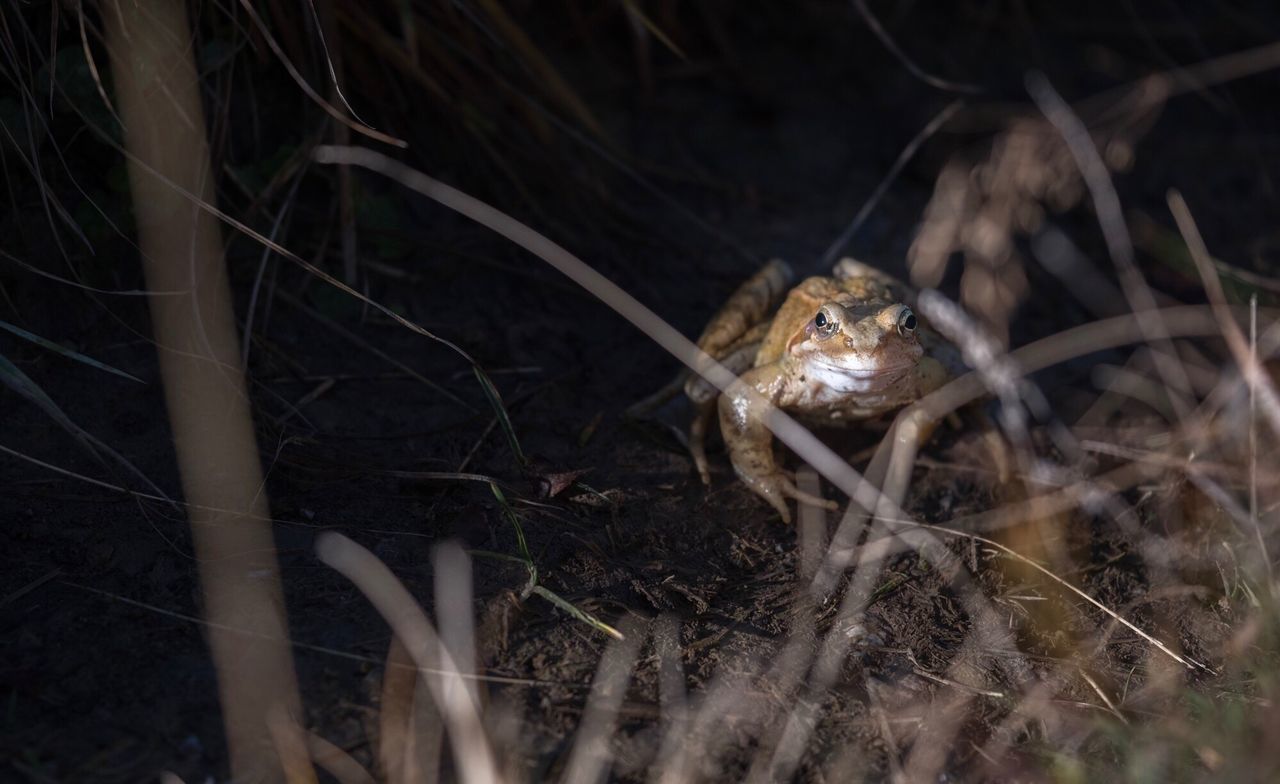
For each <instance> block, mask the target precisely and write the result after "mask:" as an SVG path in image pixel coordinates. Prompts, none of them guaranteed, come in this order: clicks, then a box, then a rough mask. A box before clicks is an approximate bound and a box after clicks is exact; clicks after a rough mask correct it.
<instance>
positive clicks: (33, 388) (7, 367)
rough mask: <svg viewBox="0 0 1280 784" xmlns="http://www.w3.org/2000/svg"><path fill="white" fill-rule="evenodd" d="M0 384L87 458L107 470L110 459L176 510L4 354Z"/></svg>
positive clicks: (144, 477)
mask: <svg viewBox="0 0 1280 784" xmlns="http://www.w3.org/2000/svg"><path fill="white" fill-rule="evenodd" d="M0 383H3V384H4V385H5V386H7V387H9V389H11V390H13V391H14V392H16V393H17V394H18V395H19V396H21V397H24V398H26V399H27V400H28V401H30V402H31V403H34V404H35V405H36V406H37V407H39V408H40V410H41V411H44V413H45V414H46V415H48V417H49V418H50V419H52V420H53V421H54V422H56V423H57V424H58V426H59V427H61V428H62V429H63V430H65V431H67V432H68V433H70V434H71V435H72V436H73V437H74V438H75V439H76V440H77V441H79V442H80V443H81V445H83V446H84V448H85V450H86V451H87V452H89V454H91V455H93V457H94V458H95V459H96V460H98V461H99V462H101V463H103V464H104V465H108V466H109V465H110V464H109V463H108V462H107V460H106V459H105V458H106V457H109V458H111V461H112V462H114V463H116V464H118V465H120V466H121V467H123V468H124V469H125V470H126V471H128V472H129V473H131V474H133V475H134V476H136V477H137V478H138V479H140V480H142V482H143V484H145V485H146V486H147V487H149V488H151V490H152V492H154V493H155V494H156V495H157V496H159V497H161V498H163V499H165V500H166V501H168V503H169V504H170V505H172V506H174V507H175V508H177V505H176V504H175V503H174V501H173V500H172V499H170V498H169V496H168V495H167V494H165V492H164V491H163V490H161V489H160V487H159V485H157V484H156V483H155V482H152V481H151V479H149V478H148V477H147V475H146V474H144V473H142V471H141V470H140V469H139V468H138V467H137V466H135V465H134V464H133V463H131V462H130V461H129V460H128V459H127V458H125V456H124V455H122V454H120V453H119V452H117V451H116V450H114V449H112V448H111V447H110V446H108V445H107V444H105V443H104V442H103V441H102V440H100V439H99V438H97V437H96V436H94V435H93V434H92V433H90V432H89V431H87V430H85V429H84V428H82V427H80V426H79V425H77V424H76V423H75V422H74V421H72V419H71V417H69V416H67V414H66V412H64V411H63V410H62V408H61V407H59V406H58V404H57V403H55V402H53V398H51V397H49V396H48V395H47V394H45V391H44V390H43V389H41V388H40V385H39V384H37V383H36V382H35V381H32V380H31V378H30V377H29V376H28V375H27V374H26V373H23V372H22V370H20V369H19V368H18V366H17V365H15V364H13V363H12V362H10V361H9V360H8V359H7V358H6V357H5V356H4V355H3V354H0ZM104 456H105V457H104Z"/></svg>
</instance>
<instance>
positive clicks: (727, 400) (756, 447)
mask: <svg viewBox="0 0 1280 784" xmlns="http://www.w3.org/2000/svg"><path fill="white" fill-rule="evenodd" d="M784 383H785V382H784V380H783V378H782V376H781V374H780V373H779V372H778V369H777V367H776V365H764V366H761V367H758V368H753V369H752V370H750V371H748V372H746V373H744V374H743V375H742V376H741V377H740V378H739V379H738V380H737V381H736V382H735V383H734V384H733V386H731V387H729V389H728V391H726V392H725V393H724V394H723V395H721V396H720V432H721V434H722V435H723V436H724V443H725V446H726V447H728V449H729V459H730V460H731V461H732V462H733V470H734V472H735V473H737V475H738V477H739V478H740V479H741V480H742V481H743V482H745V483H746V485H747V487H750V488H751V490H752V491H753V492H755V493H756V495H759V496H760V497H761V498H763V499H764V500H766V501H768V502H769V503H770V505H772V506H773V508H774V509H777V510H778V514H779V515H780V516H781V517H782V521H783V522H784V523H789V522H791V511H790V510H789V509H788V508H787V499H788V498H794V499H796V500H797V501H800V502H802V503H808V504H814V505H815V506H821V507H823V508H826V509H835V508H836V504H835V503H834V502H832V501H828V500H826V499H824V498H819V497H817V496H813V495H810V494H808V493H805V492H803V491H801V490H799V489H797V488H796V486H795V483H794V482H793V481H792V480H791V477H790V476H788V475H787V474H786V473H785V472H784V471H783V470H782V469H780V468H778V464H777V462H776V461H775V460H774V457H773V433H772V432H771V431H770V430H769V428H768V427H767V426H766V425H765V418H766V414H767V412H768V409H769V407H770V406H772V405H774V404H776V402H777V401H778V399H779V397H780V396H781V393H782V386H783V384H784ZM753 390H754V391H755V392H756V393H758V394H751V393H752V391H753Z"/></svg>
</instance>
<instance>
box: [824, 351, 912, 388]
mask: <svg viewBox="0 0 1280 784" xmlns="http://www.w3.org/2000/svg"><path fill="white" fill-rule="evenodd" d="M806 365H807V367H806V368H805V371H806V373H807V375H808V376H809V377H810V378H811V379H812V380H813V381H815V382H817V383H820V384H822V385H824V386H826V387H827V388H828V389H832V390H835V391H838V392H879V391H880V390H883V389H885V388H887V387H889V386H891V385H892V384H893V383H894V382H896V381H898V380H899V379H901V378H902V377H903V376H905V375H906V374H907V373H909V372H910V371H911V369H912V368H913V367H915V363H914V362H903V363H901V364H897V365H873V366H863V367H850V366H848V365H837V364H834V363H831V362H824V361H822V360H820V359H811V360H809V362H808V363H806Z"/></svg>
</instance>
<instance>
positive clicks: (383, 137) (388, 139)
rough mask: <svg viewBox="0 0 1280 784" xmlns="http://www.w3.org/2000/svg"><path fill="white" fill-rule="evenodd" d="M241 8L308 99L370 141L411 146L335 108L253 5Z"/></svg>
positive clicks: (243, 2) (243, 3) (243, 0)
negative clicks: (295, 61)
mask: <svg viewBox="0 0 1280 784" xmlns="http://www.w3.org/2000/svg"><path fill="white" fill-rule="evenodd" d="M240 6H241V7H242V8H244V10H245V13H247V14H248V15H249V18H250V19H252V20H253V23H254V24H255V25H257V27H258V32H259V33H261V34H262V38H263V40H265V41H266V42H267V46H269V47H270V48H271V51H272V52H274V53H275V55H276V57H277V58H278V59H279V60H280V64H281V65H283V66H284V68H285V70H286V71H288V72H289V76H291V77H292V78H293V81H294V82H296V83H297V85H298V87H299V88H301V90H302V92H304V93H306V95H307V97H308V98H310V99H311V100H312V101H314V102H315V104H316V105H317V106H319V107H320V108H321V109H324V111H325V113H326V114H328V115H329V116H330V117H332V118H333V119H335V120H337V121H338V122H340V123H342V124H343V125H345V126H347V127H348V128H350V129H351V130H353V131H355V132H356V133H360V134H363V135H365V136H368V137H369V138H370V139H374V140H376V141H380V142H383V143H384V144H389V145H391V146H392V147H408V146H409V143H408V142H406V141H405V140H404V139H397V138H396V137H394V136H390V135H388V134H385V133H383V132H381V131H378V130H375V129H373V128H370V127H369V126H367V125H365V124H363V123H361V122H353V121H352V120H350V119H349V118H348V117H347V116H346V115H345V114H343V113H342V112H340V111H338V110H337V109H336V108H334V106H333V104H331V103H329V102H328V101H326V100H325V99H324V98H322V97H321V96H320V94H319V93H317V92H316V91H315V90H314V89H313V88H312V87H311V85H310V84H307V80H306V79H304V78H302V74H300V73H298V69H297V68H296V67H295V66H294V64H293V62H292V61H291V60H290V59H289V57H288V55H286V54H285V53H284V50H283V49H281V48H280V44H279V43H277V42H276V39H275V37H274V36H273V35H271V31H270V30H268V29H267V25H266V22H264V21H263V20H262V17H260V16H258V12H257V11H256V10H255V9H254V7H253V4H252V3H250V2H249V0H240Z"/></svg>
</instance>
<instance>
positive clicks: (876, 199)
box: [821, 101, 964, 273]
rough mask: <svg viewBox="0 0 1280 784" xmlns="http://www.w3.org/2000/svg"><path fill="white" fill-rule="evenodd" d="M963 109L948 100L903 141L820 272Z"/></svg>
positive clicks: (829, 252) (962, 104)
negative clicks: (890, 164)
mask: <svg viewBox="0 0 1280 784" xmlns="http://www.w3.org/2000/svg"><path fill="white" fill-rule="evenodd" d="M963 108H964V101H952V102H951V103H949V104H947V105H946V106H945V107H944V108H943V109H942V111H940V112H938V113H937V114H936V115H934V117H933V119H932V120H930V121H929V122H928V123H927V124H926V125H925V126H924V128H922V129H920V133H918V134H916V135H915V137H914V138H913V139H912V140H911V141H909V142H907V146H906V147H903V148H902V152H900V153H898V157H897V159H896V160H894V162H893V165H892V166H890V167H889V171H888V172H886V173H885V175H884V177H883V178H882V179H881V180H880V183H879V184H878V185H876V189H875V190H874V191H872V192H871V196H870V197H868V198H867V201H866V202H865V203H864V204H863V205H862V208H861V209H859V210H858V213H857V214H856V215H854V216H853V220H852V221H850V222H849V226H848V228H846V229H845V230H844V231H843V232H841V233H840V236H839V237H837V238H836V240H835V242H832V243H831V247H829V248H827V252H826V253H824V254H822V264H821V267H822V271H823V272H824V273H825V272H826V270H828V269H830V268H831V265H832V264H834V263H835V260H836V257H837V256H839V255H840V254H841V253H843V252H844V249H845V247H846V246H848V244H849V242H850V241H851V240H853V236H854V235H855V234H857V233H858V229H860V228H861V227H862V224H863V223H864V222H865V221H866V220H867V218H868V217H869V216H870V215H871V211H872V210H874V209H875V207H876V205H877V204H879V203H880V200H881V199H882V198H884V195H885V193H887V192H888V191H889V186H890V185H892V184H893V183H894V181H895V180H897V179H898V175H899V174H901V173H902V170H903V169H904V168H905V167H906V165H907V164H908V163H910V162H911V159H912V158H914V157H915V154H916V152H917V151H918V150H919V149H920V147H921V146H923V145H924V143H925V142H926V141H928V140H929V139H930V138H931V137H932V136H933V135H934V134H935V133H937V132H938V131H939V130H940V129H941V128H942V126H944V125H946V124H947V121H948V120H950V119H951V118H952V117H954V116H955V114H956V112H958V111H960V110H961V109H963Z"/></svg>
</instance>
